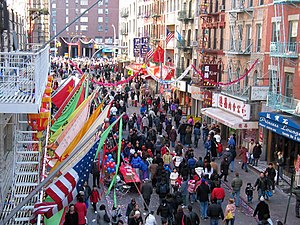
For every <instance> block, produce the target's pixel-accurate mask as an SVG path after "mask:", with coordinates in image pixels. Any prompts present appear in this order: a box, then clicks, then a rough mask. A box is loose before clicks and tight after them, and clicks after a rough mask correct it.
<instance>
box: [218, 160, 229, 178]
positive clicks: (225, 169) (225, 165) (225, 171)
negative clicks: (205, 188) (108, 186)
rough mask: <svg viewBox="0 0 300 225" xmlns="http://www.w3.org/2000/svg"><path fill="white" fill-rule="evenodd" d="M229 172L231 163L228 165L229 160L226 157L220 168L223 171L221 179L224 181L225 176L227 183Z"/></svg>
mask: <svg viewBox="0 0 300 225" xmlns="http://www.w3.org/2000/svg"><path fill="white" fill-rule="evenodd" d="M228 170H229V163H228V158H227V157H226V158H224V159H223V160H222V162H221V166H220V171H221V175H220V179H222V177H223V176H224V181H225V182H227V176H228Z"/></svg>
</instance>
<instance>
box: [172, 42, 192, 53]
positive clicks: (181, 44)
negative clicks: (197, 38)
mask: <svg viewBox="0 0 300 225" xmlns="http://www.w3.org/2000/svg"><path fill="white" fill-rule="evenodd" d="M191 44H192V43H191V42H186V41H185V40H181V41H177V43H176V47H177V48H178V49H182V50H183V51H189V50H191V49H192V46H191Z"/></svg>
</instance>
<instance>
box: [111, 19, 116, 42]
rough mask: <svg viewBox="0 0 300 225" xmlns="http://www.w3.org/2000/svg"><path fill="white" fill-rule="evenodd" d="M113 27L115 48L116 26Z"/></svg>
mask: <svg viewBox="0 0 300 225" xmlns="http://www.w3.org/2000/svg"><path fill="white" fill-rule="evenodd" d="M111 26H112V28H113V30H114V40H113V45H114V46H115V45H116V27H115V25H113V24H112V25H111Z"/></svg>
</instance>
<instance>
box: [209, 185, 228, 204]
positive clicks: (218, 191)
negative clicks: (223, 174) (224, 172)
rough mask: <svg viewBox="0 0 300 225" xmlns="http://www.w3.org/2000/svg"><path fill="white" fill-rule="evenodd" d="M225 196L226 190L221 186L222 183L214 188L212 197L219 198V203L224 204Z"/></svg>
mask: <svg viewBox="0 0 300 225" xmlns="http://www.w3.org/2000/svg"><path fill="white" fill-rule="evenodd" d="M224 198H225V191H224V188H222V187H221V186H220V183H218V184H217V186H216V187H215V188H214V189H213V191H212V193H211V199H217V204H220V205H221V204H222V202H223V201H224Z"/></svg>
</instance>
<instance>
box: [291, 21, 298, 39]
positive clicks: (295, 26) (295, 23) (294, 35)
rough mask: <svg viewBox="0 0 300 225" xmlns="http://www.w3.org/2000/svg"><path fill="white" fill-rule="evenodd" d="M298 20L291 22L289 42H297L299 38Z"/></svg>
mask: <svg viewBox="0 0 300 225" xmlns="http://www.w3.org/2000/svg"><path fill="white" fill-rule="evenodd" d="M297 31H298V21H290V22H289V43H295V42H296V39H297Z"/></svg>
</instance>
